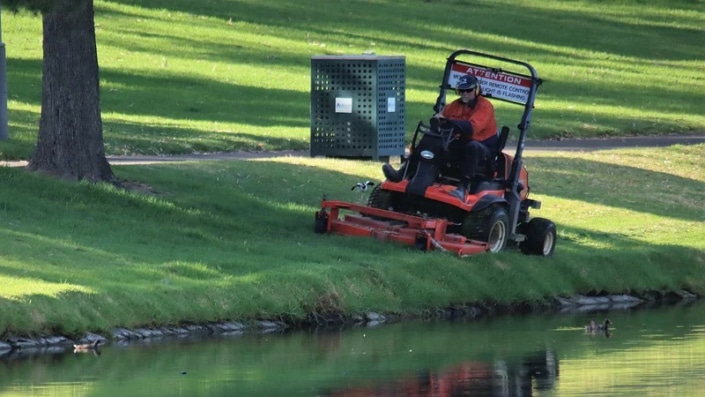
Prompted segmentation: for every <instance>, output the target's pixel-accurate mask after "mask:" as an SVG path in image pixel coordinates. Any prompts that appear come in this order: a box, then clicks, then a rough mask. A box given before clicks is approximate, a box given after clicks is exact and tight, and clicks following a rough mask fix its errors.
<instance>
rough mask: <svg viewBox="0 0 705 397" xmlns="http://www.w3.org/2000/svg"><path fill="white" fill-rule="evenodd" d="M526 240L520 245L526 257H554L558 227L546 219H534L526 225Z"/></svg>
mask: <svg viewBox="0 0 705 397" xmlns="http://www.w3.org/2000/svg"><path fill="white" fill-rule="evenodd" d="M525 232H526V240H524V241H522V243H521V244H520V245H519V247H520V248H521V252H523V253H524V254H526V255H541V256H552V255H553V251H554V250H555V249H556V225H555V224H554V223H553V222H551V221H550V220H548V219H545V218H534V219H532V220H531V221H529V223H528V224H527V225H526V228H525Z"/></svg>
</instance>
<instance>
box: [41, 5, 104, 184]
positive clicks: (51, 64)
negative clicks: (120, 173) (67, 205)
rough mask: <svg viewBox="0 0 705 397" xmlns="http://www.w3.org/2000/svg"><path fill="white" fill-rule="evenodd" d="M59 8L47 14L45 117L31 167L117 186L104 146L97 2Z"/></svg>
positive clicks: (44, 85) (43, 113) (45, 35)
mask: <svg viewBox="0 0 705 397" xmlns="http://www.w3.org/2000/svg"><path fill="white" fill-rule="evenodd" d="M57 3H58V4H55V6H54V7H53V8H52V9H51V11H47V12H45V13H44V14H43V26H44V63H43V81H42V87H43V89H42V114H41V118H40V120H39V138H38V140H37V146H36V149H35V152H34V154H33V156H32V159H31V160H30V162H29V165H28V168H29V169H30V170H33V171H42V172H48V173H51V174H54V175H57V176H60V177H63V178H66V179H71V180H88V181H92V182H97V181H107V182H111V183H115V182H116V178H115V175H114V174H113V171H112V170H111V169H110V164H108V161H107V159H106V158H105V148H104V147H103V123H102V121H101V117H100V92H99V91H100V88H99V76H98V53H97V50H96V40H95V25H94V19H93V0H79V1H76V0H57Z"/></svg>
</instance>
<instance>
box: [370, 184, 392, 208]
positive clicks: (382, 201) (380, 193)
mask: <svg viewBox="0 0 705 397" xmlns="http://www.w3.org/2000/svg"><path fill="white" fill-rule="evenodd" d="M367 206H368V207H373V208H380V209H383V210H388V209H392V208H393V206H392V192H390V191H388V190H382V188H381V186H380V185H377V186H375V187H374V189H372V193H370V197H369V198H368V199H367Z"/></svg>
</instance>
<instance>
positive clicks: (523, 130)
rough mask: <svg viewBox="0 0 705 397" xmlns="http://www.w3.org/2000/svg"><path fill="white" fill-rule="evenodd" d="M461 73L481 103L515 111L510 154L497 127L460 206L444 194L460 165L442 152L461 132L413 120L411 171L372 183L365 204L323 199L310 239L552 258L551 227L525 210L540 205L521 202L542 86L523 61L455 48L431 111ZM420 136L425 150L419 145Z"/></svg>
mask: <svg viewBox="0 0 705 397" xmlns="http://www.w3.org/2000/svg"><path fill="white" fill-rule="evenodd" d="M461 58H462V59H461ZM480 62H481V63H480ZM486 63H491V64H493V65H494V64H499V65H501V66H502V67H496V66H487V65H486ZM465 74H472V75H474V76H475V77H476V78H477V80H478V81H479V83H480V85H481V88H482V95H483V96H485V97H486V98H487V99H490V100H493V101H494V100H499V101H503V102H508V103H513V104H517V105H521V106H523V113H522V116H521V121H520V122H519V124H518V126H517V130H516V133H517V134H518V137H517V140H516V151H515V152H514V153H513V154H509V153H505V151H504V150H505V145H506V143H507V141H508V137H509V135H510V134H511V132H512V131H511V128H509V127H507V126H503V127H501V128H500V130H499V131H498V142H499V144H498V146H497V147H496V148H494V150H493V152H492V153H491V154H490V156H489V157H488V159H487V161H486V162H485V164H484V168H483V169H482V170H481V172H479V173H478V175H475V176H474V177H473V179H472V181H471V184H470V186H469V188H468V189H467V194H466V197H465V200H459V199H458V198H457V197H456V196H454V195H452V194H451V192H452V191H453V190H455V189H456V186H457V185H458V183H459V181H460V178H461V176H462V175H461V172H460V168H461V167H459V165H458V164H457V161H454V160H453V156H451V155H449V153H450V150H449V147H450V146H451V145H453V144H454V141H455V140H457V139H458V137H459V136H462V133H461V131H460V128H461V127H460V126H459V125H458V124H457V123H453V122H452V120H446V121H445V122H436V121H434V120H435V119H433V118H432V119H431V122H430V123H429V124H428V125H427V124H425V123H423V122H419V123H418V125H417V128H416V131H415V132H414V136H413V139H412V144H411V151H412V153H413V152H416V153H418V154H419V161H418V165H417V167H416V169H415V172H408V168H409V167H407V172H405V174H404V177H403V178H402V179H401V181H398V182H397V181H392V180H385V181H384V182H382V183H381V184H379V185H376V186H375V187H374V188H373V190H372V192H371V193H370V196H369V199H368V202H367V205H362V204H356V203H351V202H344V201H335V200H327V199H324V200H323V201H322V203H321V209H320V210H319V211H317V212H316V219H315V225H314V231H315V232H316V233H338V234H343V235H351V236H367V237H375V238H377V239H380V240H385V241H396V242H400V243H404V244H408V245H412V246H415V247H417V248H419V249H421V250H434V249H438V250H442V251H449V252H453V253H456V254H457V255H460V256H465V255H471V254H476V253H482V252H491V253H497V252H500V251H502V250H504V249H505V248H507V247H511V248H518V249H520V250H521V252H523V253H525V254H528V255H541V256H551V255H553V252H554V249H555V244H556V226H555V225H554V223H553V222H551V221H550V220H548V219H545V218H538V217H536V218H532V217H531V216H530V214H529V210H530V209H539V208H540V207H541V203H540V202H539V201H537V200H533V199H530V198H529V191H530V188H529V178H528V173H527V171H526V168H525V167H524V166H523V164H522V154H523V150H524V142H525V139H526V135H527V132H528V130H529V126H530V123H531V115H532V112H533V109H534V99H535V97H536V93H537V90H538V87H539V86H540V85H541V83H542V80H541V79H540V78H539V77H538V75H537V73H536V70H535V69H534V68H533V67H532V66H531V65H529V64H528V63H525V62H522V61H517V60H513V59H509V58H504V57H500V56H495V55H490V54H485V53H480V52H476V51H471V50H467V49H461V50H458V51H455V52H453V53H452V54H451V55H450V56H449V57H448V59H447V62H446V66H445V71H444V74H443V82H442V83H441V85H440V94H439V96H438V98H437V100H436V104H435V106H434V108H433V109H434V111H435V112H436V113H438V112H440V111H441V110H442V109H443V107H444V106H445V103H446V92H447V91H448V90H454V89H455V87H456V86H457V81H458V79H459V77H460V76H462V75H465ZM422 136H426V137H427V139H424V141H425V142H432V144H430V145H428V144H425V145H419V142H420V141H421V139H420V138H421V137H422Z"/></svg>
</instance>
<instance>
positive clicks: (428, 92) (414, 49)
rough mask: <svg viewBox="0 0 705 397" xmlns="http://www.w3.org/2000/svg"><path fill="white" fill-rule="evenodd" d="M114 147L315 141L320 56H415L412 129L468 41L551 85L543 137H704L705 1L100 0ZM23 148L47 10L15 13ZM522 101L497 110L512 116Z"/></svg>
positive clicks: (409, 110)
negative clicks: (315, 62)
mask: <svg viewBox="0 0 705 397" xmlns="http://www.w3.org/2000/svg"><path fill="white" fill-rule="evenodd" d="M95 7H96V32H97V42H98V57H99V63H100V70H101V101H102V110H103V121H104V132H105V145H106V150H107V153H108V154H110V155H120V154H135V153H141V154H172V153H192V152H212V151H221V152H222V151H232V150H277V149H306V148H308V146H309V138H310V115H309V107H310V103H311V98H310V84H311V67H310V63H311V62H310V59H311V57H312V56H314V55H347V54H361V53H363V52H366V51H372V52H375V53H376V54H379V55H403V56H405V59H406V68H407V70H406V80H407V84H406V88H407V89H406V119H407V126H408V128H407V130H408V131H409V132H412V131H413V127H414V126H415V124H416V122H417V121H418V120H421V119H427V118H428V117H429V116H430V115H431V114H432V106H433V104H434V102H435V98H436V96H437V90H438V85H439V84H440V80H441V77H442V72H443V67H444V65H445V59H446V57H447V56H448V55H449V54H450V53H451V52H452V51H454V50H456V49H459V48H469V49H473V50H478V51H483V52H489V53H494V54H499V55H503V56H506V57H510V58H516V59H519V60H523V61H527V62H529V63H531V64H532V65H533V66H534V67H535V68H536V69H537V71H538V73H539V76H541V77H542V78H543V79H545V81H546V83H545V84H544V85H543V86H542V87H541V89H540V93H539V97H538V99H537V102H536V108H537V111H536V113H535V117H534V120H533V128H532V131H531V135H530V138H531V139H538V138H554V137H592V136H605V135H625V134H669V133H696V134H703V133H705V114H704V113H703V111H702V105H703V96H702V93H703V92H705V55H703V51H702V43H703V41H704V38H705V5H703V2H702V1H688V0H680V1H673V0H668V1H666V0H655V1H649V2H642V1H637V0H632V1H626V0H622V1H611V2H609V3H605V2H591V1H575V0H571V1H548V0H528V1H523V2H517V1H513V0H480V1H472V2H469V1H468V2H465V1H444V0H441V1H422V0H403V1H338V0H334V1H329V0H301V1H296V2H291V1H276V0H269V1H255V0H241V1H232V0H207V1H199V2H193V1H188V0H168V1H166V0H149V1H147V0H112V1H96V2H95ZM2 22H3V24H2V29H3V36H2V37H3V40H4V42H5V45H6V50H7V73H8V97H9V119H10V137H11V138H10V141H9V142H2V143H0V158H11V159H18V158H28V157H29V156H30V155H31V151H32V146H33V145H34V143H35V141H36V132H37V121H38V118H39V114H40V99H41V56H42V55H41V54H42V50H41V42H42V37H41V34H42V29H41V18H40V17H38V16H35V15H32V14H30V13H27V12H21V13H19V14H12V13H9V12H7V11H6V12H4V13H3V21H2ZM508 106H510V105H502V104H499V105H498V106H497V107H498V109H497V113H498V117H499V118H500V121H501V123H502V124H508V125H513V124H514V123H515V122H514V120H513V119H511V118H509V117H508V116H506V112H507V108H508Z"/></svg>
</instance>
